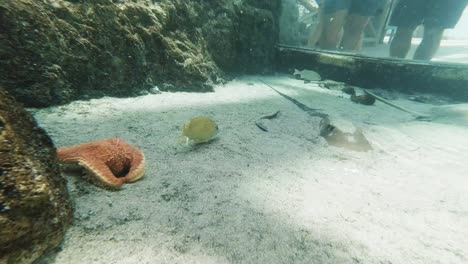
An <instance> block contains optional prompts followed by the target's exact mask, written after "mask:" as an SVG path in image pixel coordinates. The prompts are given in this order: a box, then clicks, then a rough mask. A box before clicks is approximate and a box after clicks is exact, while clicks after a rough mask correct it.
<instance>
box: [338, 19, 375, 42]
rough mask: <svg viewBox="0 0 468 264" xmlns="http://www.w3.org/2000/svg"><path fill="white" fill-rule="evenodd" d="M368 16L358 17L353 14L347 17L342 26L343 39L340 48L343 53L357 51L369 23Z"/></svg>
mask: <svg viewBox="0 0 468 264" xmlns="http://www.w3.org/2000/svg"><path fill="white" fill-rule="evenodd" d="M369 20H370V17H369V16H360V15H355V14H350V15H348V18H347V20H346V24H345V26H344V34H343V39H342V41H341V47H342V48H343V50H345V51H359V49H360V43H361V41H362V37H363V32H364V29H365V28H366V26H367V24H368V23H369Z"/></svg>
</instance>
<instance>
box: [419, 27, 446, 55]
mask: <svg viewBox="0 0 468 264" xmlns="http://www.w3.org/2000/svg"><path fill="white" fill-rule="evenodd" d="M443 34H444V29H443V28H429V27H425V28H424V35H423V39H422V41H421V44H419V46H418V48H417V49H416V52H415V53H414V57H413V59H415V60H431V59H432V57H434V55H435V54H436V52H437V50H438V49H439V46H440V41H441V40H442V35H443Z"/></svg>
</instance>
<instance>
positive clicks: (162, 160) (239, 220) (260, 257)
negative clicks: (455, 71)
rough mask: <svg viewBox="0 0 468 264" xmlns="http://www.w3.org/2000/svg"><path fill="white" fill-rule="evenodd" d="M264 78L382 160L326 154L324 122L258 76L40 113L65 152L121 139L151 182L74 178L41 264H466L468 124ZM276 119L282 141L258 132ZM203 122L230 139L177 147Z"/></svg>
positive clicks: (274, 129) (331, 150)
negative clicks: (186, 130)
mask: <svg viewBox="0 0 468 264" xmlns="http://www.w3.org/2000/svg"><path fill="white" fill-rule="evenodd" d="M262 78H263V79H264V80H266V81H268V82H269V83H270V84H272V85H274V86H275V87H276V88H278V89H279V90H281V91H282V92H285V93H287V94H289V95H290V96H293V97H294V98H296V99H298V100H300V101H301V102H302V103H305V104H307V105H308V106H310V107H312V108H321V109H323V111H324V112H326V113H328V114H330V116H331V119H332V121H333V122H335V123H337V124H340V126H347V125H349V126H351V127H358V128H361V129H362V131H363V133H364V135H365V136H366V137H367V139H368V140H369V141H370V143H371V145H372V147H373V150H372V151H369V152H355V151H351V150H347V149H341V148H336V147H331V146H328V145H327V143H326V142H325V140H324V139H322V138H321V137H319V136H318V122H319V119H318V118H313V117H310V116H309V115H307V114H306V113H305V112H303V111H302V110H300V109H299V108H298V107H296V106H295V105H294V104H292V103H291V102H290V101H288V100H286V99H284V98H283V97H281V96H279V95H278V94H276V93H275V92H273V91H272V90H271V89H269V88H268V87H266V86H265V85H263V84H262V83H260V82H258V81H257V77H243V78H240V79H237V80H234V81H232V82H230V83H228V84H227V85H225V86H220V87H217V88H216V92H215V93H205V94H195V93H163V94H157V95H147V96H141V97H138V98H129V99H116V98H103V99H99V100H91V101H86V102H74V103H71V104H69V105H66V106H61V107H53V108H48V109H42V110H39V111H34V112H35V116H36V117H37V119H38V122H39V123H40V124H41V125H42V126H43V127H44V128H45V129H46V130H47V131H48V132H49V133H50V135H51V136H52V138H53V140H54V141H55V143H56V144H57V146H59V147H61V146H68V145H73V144H79V143H84V142H89V141H94V140H100V139H105V138H110V137H120V138H123V139H125V140H127V141H128V142H130V143H132V144H134V145H135V146H137V147H139V148H141V149H142V150H143V151H144V153H145V154H146V157H147V173H146V176H145V177H144V178H143V179H142V180H141V181H139V182H137V183H134V184H129V185H126V186H125V187H124V188H123V189H122V190H121V191H117V192H110V191H106V190H103V189H100V188H97V187H95V186H94V185H92V184H89V183H88V182H86V181H84V180H82V178H81V177H80V176H79V175H68V174H67V175H66V176H67V178H68V179H69V190H70V192H71V195H72V197H73V199H74V201H75V203H76V212H75V217H74V225H73V226H72V227H71V229H69V231H68V232H67V236H66V239H65V242H64V244H63V248H62V250H60V251H58V252H56V253H55V254H53V255H51V256H48V257H47V258H45V259H43V260H42V262H43V263H203V264H204V263H394V264H395V263H405V264H408V263H424V264H429V263H444V264H445V263H468V139H467V138H468V122H466V121H467V120H466V119H460V118H459V116H458V117H456V118H454V119H453V118H452V119H450V118H445V117H443V116H437V117H436V118H435V120H436V121H437V122H422V121H415V120H414V119H413V117H412V116H410V115H409V114H406V113H404V112H401V111H399V110H396V109H393V108H390V107H389V106H386V105H384V104H382V103H379V102H377V103H376V105H375V106H362V105H357V104H354V103H352V102H351V101H350V100H349V99H348V98H346V96H345V95H343V94H342V93H341V92H338V91H329V90H325V89H322V88H318V87H317V86H316V85H314V84H303V82H302V81H298V80H292V79H288V78H286V77H262ZM395 102H397V103H400V104H402V105H404V106H406V107H410V108H412V109H414V110H417V111H420V112H426V113H430V112H431V110H430V109H431V108H433V107H434V105H430V104H422V103H415V102H412V101H409V100H406V99H404V98H403V97H400V99H398V100H396V101H395ZM465 109H466V108H465ZM277 110H280V111H281V114H280V116H279V117H278V118H277V119H274V120H271V121H269V122H267V125H268V126H269V128H270V132H263V131H261V130H260V129H258V128H257V127H256V126H255V124H254V121H255V120H256V119H257V118H259V117H260V116H263V115H267V114H272V113H274V112H275V111H277ZM432 112H433V113H436V112H437V111H432ZM197 115H209V116H212V117H213V118H214V120H216V121H217V123H218V124H219V127H220V134H219V136H218V138H217V139H216V140H214V141H213V142H211V143H210V144H204V145H199V146H195V147H187V146H181V145H177V144H176V141H177V137H178V136H179V133H180V130H181V125H182V124H183V123H185V122H186V121H187V120H189V119H190V118H191V117H193V116H197Z"/></svg>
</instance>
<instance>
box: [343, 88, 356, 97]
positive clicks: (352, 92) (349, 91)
mask: <svg viewBox="0 0 468 264" xmlns="http://www.w3.org/2000/svg"><path fill="white" fill-rule="evenodd" d="M341 91H342V92H343V93H345V94H349V95H356V90H355V89H354V88H353V87H350V86H347V87H345V88H343V89H341Z"/></svg>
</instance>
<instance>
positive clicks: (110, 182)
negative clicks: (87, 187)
mask: <svg viewBox="0 0 468 264" xmlns="http://www.w3.org/2000/svg"><path fill="white" fill-rule="evenodd" d="M78 164H79V165H80V166H82V167H83V168H84V169H85V170H86V171H87V172H88V174H89V176H90V177H91V180H94V181H96V182H97V183H100V184H102V185H104V186H107V187H111V188H118V187H120V186H122V184H124V182H125V181H124V179H123V178H117V177H115V175H114V174H113V173H112V171H111V170H110V168H109V167H108V166H107V165H106V164H105V163H104V162H99V161H98V162H96V161H95V160H90V159H87V158H82V159H80V160H79V161H78Z"/></svg>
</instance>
